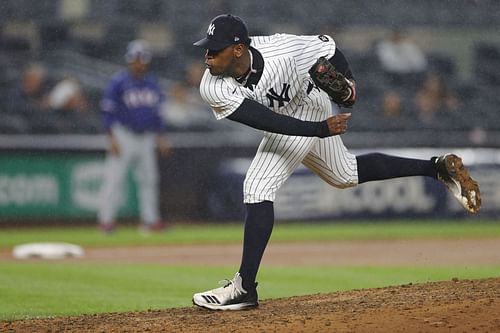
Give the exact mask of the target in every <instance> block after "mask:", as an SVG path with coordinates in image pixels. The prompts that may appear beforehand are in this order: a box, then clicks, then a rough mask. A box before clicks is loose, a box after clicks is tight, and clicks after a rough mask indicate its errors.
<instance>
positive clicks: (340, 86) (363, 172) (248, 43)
mask: <svg viewBox="0 0 500 333" xmlns="http://www.w3.org/2000/svg"><path fill="white" fill-rule="evenodd" d="M194 45H195V46H198V47H201V48H203V49H205V50H206V53H205V63H206V66H207V69H206V71H205V74H204V76H203V78H202V81H201V83H200V93H201V96H202V97H203V99H204V100H205V101H206V102H207V103H208V104H209V105H210V107H211V108H212V110H213V112H214V115H215V117H216V118H217V119H223V118H227V119H230V120H232V121H236V122H239V123H242V124H245V125H247V126H251V127H253V128H255V129H259V130H262V131H263V139H262V142H261V143H260V145H259V148H258V150H257V153H256V155H255V157H254V159H253V161H252V163H251V165H250V168H249V170H248V172H247V174H246V177H245V181H244V189H243V190H244V203H245V205H246V210H247V214H246V220H245V229H244V241H243V255H242V260H241V265H240V269H239V270H238V272H237V273H236V275H235V276H234V278H233V279H231V280H227V284H226V285H225V286H223V287H220V288H216V289H213V290H208V291H205V292H201V293H196V294H194V296H193V303H194V304H195V305H198V306H201V307H205V308H208V309H212V310H241V309H247V308H253V307H256V306H257V305H258V297H257V290H256V287H257V283H256V282H255V279H256V275H257V271H258V269H259V265H260V262H261V259H262V256H263V254H264V250H265V248H266V246H267V243H268V240H269V237H270V236H271V232H272V229H273V224H274V212H273V202H274V200H275V198H276V193H277V191H278V190H279V188H280V187H281V186H282V185H283V183H284V182H285V181H286V180H287V179H288V178H289V177H290V175H291V174H292V173H293V171H294V170H295V169H296V168H297V167H298V166H299V165H300V164H301V163H302V164H304V165H305V166H306V167H308V168H309V169H311V170H312V171H313V172H314V173H316V174H317V175H318V176H319V177H320V178H321V179H323V180H324V181H325V182H327V183H328V184H330V185H332V186H334V187H336V188H346V187H352V186H356V185H358V184H362V183H365V182H369V181H375V180H382V179H390V178H396V177H409V176H427V177H431V178H433V179H436V180H439V181H441V182H442V183H444V185H445V186H447V187H448V188H449V189H450V191H451V192H452V193H453V195H454V196H455V197H456V198H457V199H458V201H459V203H460V204H461V205H462V206H463V207H464V208H465V209H466V210H467V211H469V212H471V213H475V212H477V211H478V210H479V207H480V205H481V199H480V193H479V186H478V184H477V183H476V182H475V181H474V180H473V179H472V178H471V177H470V175H469V172H468V170H467V169H466V168H465V167H464V166H463V164H462V161H461V159H460V158H459V157H458V156H456V155H452V154H448V155H444V156H440V157H432V158H430V159H429V160H418V159H408V158H401V157H396V156H389V155H383V154H379V153H373V154H366V155H361V156H355V155H353V154H351V153H350V152H349V151H348V150H347V149H346V147H345V146H344V144H343V142H342V139H341V137H340V135H341V134H343V133H345V132H346V130H347V121H348V119H349V117H350V116H351V113H341V114H339V115H335V116H332V103H331V101H333V102H334V103H335V104H337V105H339V106H342V107H347V108H350V107H352V105H353V104H354V103H355V101H356V98H357V95H356V82H355V80H354V76H353V73H352V71H351V69H350V67H349V64H348V62H347V60H346V58H345V57H344V55H343V54H342V52H341V51H340V50H339V49H338V48H337V46H336V44H335V41H334V40H333V39H332V38H331V37H330V36H327V35H316V36H296V35H290V34H275V35H271V36H256V37H252V38H250V37H249V35H248V30H247V27H246V25H245V23H244V22H243V21H242V20H241V19H240V18H239V17H237V16H233V15H220V16H217V17H215V18H214V19H213V20H212V21H211V22H210V24H209V26H208V30H207V33H206V37H205V38H203V39H201V40H200V41H198V42H196V43H194Z"/></svg>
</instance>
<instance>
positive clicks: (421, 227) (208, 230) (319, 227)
mask: <svg viewBox="0 0 500 333" xmlns="http://www.w3.org/2000/svg"><path fill="white" fill-rule="evenodd" d="M242 236H243V225H242V224H217V225H213V224H206V225H181V224H178V225H174V226H173V227H172V228H171V229H169V231H168V232H166V233H163V234H158V235H152V236H151V237H141V236H140V235H139V234H138V233H137V230H136V228H135V227H130V226H126V227H121V228H119V229H118V231H117V232H116V233H115V234H113V235H111V236H105V235H102V234H100V233H99V232H98V231H97V230H96V228H95V227H93V226H92V227H72V226H69V227H67V228H47V227H45V228H17V229H16V228H4V229H0V250H6V249H11V248H12V247H13V246H15V245H19V244H23V243H29V242H69V243H75V244H79V245H82V246H87V247H88V246H91V247H92V246H94V247H96V246H99V247H103V246H120V245H121V246H134V245H162V244H228V243H240V242H241V240H242ZM464 237H466V238H471V237H476V238H478V237H500V223H498V221H481V222H479V221H464V222H448V221H445V222H440V223H439V222H426V221H405V222H402V221H399V222H391V223H385V222H384V223H382V222H375V223H369V222H356V223H345V222H344V223H321V224H305V223H303V224H300V223H293V224H280V223H277V225H276V226H275V229H274V232H273V236H272V238H273V241H274V242H281V241H283V242H295V241H326V240H369V239H380V240H383V239H430V238H434V239H435V238H464Z"/></svg>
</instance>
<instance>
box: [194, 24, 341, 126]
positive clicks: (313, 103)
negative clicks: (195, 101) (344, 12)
mask: <svg viewBox="0 0 500 333" xmlns="http://www.w3.org/2000/svg"><path fill="white" fill-rule="evenodd" d="M251 46H252V47H254V48H256V49H257V50H259V52H260V53H261V54H262V57H263V58H264V71H263V73H262V77H261V78H260V80H259V82H258V83H257V85H256V86H255V87H253V90H252V89H250V88H247V87H245V86H243V85H242V84H240V83H238V82H237V81H236V80H235V79H234V78H232V77H223V76H213V75H211V74H210V71H209V70H208V69H207V70H206V71H205V74H204V76H203V78H202V80H201V84H200V94H201V96H202V98H203V99H204V100H205V101H206V102H207V103H208V104H209V105H210V107H211V108H212V110H213V111H214V114H215V117H216V118H217V119H222V118H225V117H227V116H228V115H230V114H231V113H233V112H234V111H235V110H236V109H237V108H238V107H239V106H240V105H241V103H242V102H243V100H244V99H245V98H248V99H251V100H254V101H257V102H259V103H260V104H262V105H265V106H267V107H268V108H270V109H271V110H273V111H274V112H277V113H280V114H284V115H287V116H291V117H294V118H298V119H301V120H310V121H321V120H325V119H326V118H328V116H330V114H331V103H330V100H329V98H328V95H327V94H326V93H324V92H323V91H321V90H319V89H318V88H314V86H313V83H312V80H311V78H310V76H309V74H308V70H309V68H311V66H312V65H313V64H314V62H315V61H316V60H317V59H318V58H319V57H320V56H325V57H327V58H330V57H332V56H333V55H334V53H335V42H334V41H333V39H332V38H331V37H328V36H325V35H320V36H296V35H289V34H275V35H272V36H259V37H252V43H251ZM273 96H274V98H273Z"/></svg>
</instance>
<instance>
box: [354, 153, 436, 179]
mask: <svg viewBox="0 0 500 333" xmlns="http://www.w3.org/2000/svg"><path fill="white" fill-rule="evenodd" d="M356 160H357V161H358V183H359V184H361V183H365V182H370V181H374V180H383V179H391V178H398V177H409V176H427V177H433V178H436V177H437V171H436V168H435V166H434V164H435V163H434V162H433V161H432V160H418V159H413V158H403V157H396V156H390V155H385V154H380V153H372V154H366V155H360V156H356Z"/></svg>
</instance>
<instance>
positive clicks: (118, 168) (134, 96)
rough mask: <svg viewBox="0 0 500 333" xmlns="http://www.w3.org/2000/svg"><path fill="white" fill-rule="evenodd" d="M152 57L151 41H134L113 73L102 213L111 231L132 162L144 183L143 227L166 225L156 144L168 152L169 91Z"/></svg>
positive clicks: (106, 106) (106, 108)
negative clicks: (152, 67)
mask: <svg viewBox="0 0 500 333" xmlns="http://www.w3.org/2000/svg"><path fill="white" fill-rule="evenodd" d="M151 57H152V55H151V50H150V48H149V46H148V44H147V43H146V42H145V41H142V40H135V41H132V42H130V43H129V45H128V47H127V52H126V55H125V59H126V61H127V65H128V70H124V71H120V72H118V73H116V74H115V75H114V76H113V78H112V79H111V80H110V82H109V85H108V88H107V89H106V91H105V93H104V97H103V100H102V110H103V113H104V127H105V129H106V131H107V133H108V144H109V146H108V152H107V158H106V171H105V177H104V183H103V185H102V186H103V187H102V192H101V193H102V200H101V203H102V205H101V207H100V209H99V214H98V219H99V226H100V229H101V230H102V231H103V232H105V233H109V232H112V231H113V230H114V228H115V226H116V221H115V218H116V214H117V211H118V208H119V204H120V200H119V199H120V193H121V188H122V183H123V181H124V179H125V176H126V175H127V172H128V170H129V168H130V167H133V171H135V179H136V181H137V185H138V189H139V202H140V214H141V226H140V230H141V232H145V233H149V232H153V231H160V230H162V229H163V228H164V224H163V223H162V221H161V218H160V212H159V202H158V199H159V193H158V192H159V191H158V186H159V184H158V183H159V179H158V178H159V172H158V165H157V164H158V161H157V155H156V151H155V149H156V148H159V150H160V153H162V154H167V153H168V152H169V150H170V146H169V144H168V142H167V141H166V139H165V137H164V135H163V132H164V128H165V126H164V123H163V121H162V119H161V117H160V115H159V112H160V105H161V103H162V102H163V94H162V91H161V88H160V85H159V83H158V79H157V77H156V76H155V75H154V74H153V73H151V72H150V71H149V64H150V61H151Z"/></svg>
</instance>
